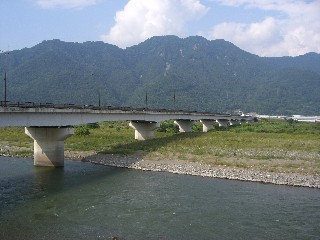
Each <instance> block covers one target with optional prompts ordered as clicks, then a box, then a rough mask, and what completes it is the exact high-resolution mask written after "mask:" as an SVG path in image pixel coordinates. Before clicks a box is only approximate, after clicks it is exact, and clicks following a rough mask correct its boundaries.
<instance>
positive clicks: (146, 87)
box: [146, 85, 148, 108]
mask: <svg viewBox="0 0 320 240" xmlns="http://www.w3.org/2000/svg"><path fill="white" fill-rule="evenodd" d="M146 108H148V85H147V86H146Z"/></svg>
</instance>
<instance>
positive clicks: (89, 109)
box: [0, 103, 253, 166]
mask: <svg viewBox="0 0 320 240" xmlns="http://www.w3.org/2000/svg"><path fill="white" fill-rule="evenodd" d="M122 120H127V121H130V123H129V126H130V127H132V128H133V129H134V130H135V139H137V140H146V139H151V138H153V137H154V130H155V129H156V128H158V127H160V122H161V121H165V120H175V124H177V125H178V126H179V131H180V132H191V130H192V125H193V123H194V121H200V122H201V123H202V125H203V132H207V131H208V130H209V129H211V128H212V127H213V125H214V123H215V122H218V124H219V126H221V127H228V126H229V125H236V124H240V123H241V122H242V121H253V118H252V117H245V116H239V115H229V114H218V113H209V112H189V111H180V110H166V109H145V108H131V107H120V108H115V107H111V106H106V107H97V106H92V105H84V106H77V105H70V104H56V105H53V104H49V103H47V104H35V103H10V104H9V103H5V104H4V103H1V104H0V126H2V127H3V126H23V127H25V133H26V134H27V135H28V136H29V137H31V138H32V139H33V140H34V165H36V166H63V165H64V140H66V139H67V138H68V137H70V136H72V135H73V133H74V130H73V126H76V125H80V124H87V123H96V122H106V121H122Z"/></svg>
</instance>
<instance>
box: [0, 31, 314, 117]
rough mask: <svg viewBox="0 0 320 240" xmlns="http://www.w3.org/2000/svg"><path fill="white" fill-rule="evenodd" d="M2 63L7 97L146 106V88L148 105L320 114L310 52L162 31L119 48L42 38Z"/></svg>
mask: <svg viewBox="0 0 320 240" xmlns="http://www.w3.org/2000/svg"><path fill="white" fill-rule="evenodd" d="M7 60H8V76H7V79H8V82H7V83H8V99H9V100H10V101H34V102H53V103H76V104H94V105H98V99H99V98H98V96H99V94H100V96H101V104H103V105H113V106H132V107H145V95H146V91H147V92H148V107H149V108H171V109H173V108H176V109H183V110H197V111H211V112H229V111H232V110H235V109H241V110H242V111H244V112H257V113H261V114H278V115H290V114H310V115H318V114H320V104H319V103H320V94H319V92H320V70H319V69H320V55H319V54H316V53H309V54H306V55H303V56H299V57H281V58H261V57H258V56H256V55H253V54H250V53H247V52H245V51H243V50H241V49H239V48H238V47H236V46H234V45H233V44H231V43H229V42H226V41H224V40H214V41H208V40H206V39H205V38H202V37H188V38H185V39H180V38H178V37H175V36H164V37H152V38H150V39H148V40H147V41H145V42H143V43H141V44H138V45H136V46H133V47H129V48H127V49H125V50H123V49H120V48H118V47H116V46H113V45H110V44H106V43H103V42H86V43H82V44H80V43H66V42H62V41H59V40H51V41H44V42H42V43H40V44H38V45H36V46H34V47H32V48H29V49H27V48H26V49H22V50H18V51H13V52H11V53H10V55H9V57H8V59H7ZM3 63H4V56H3V55H0V73H1V72H3V65H4V64H3ZM2 88H3V81H0V89H2ZM174 92H175V101H174ZM0 94H2V92H1V93H0ZM2 98H3V97H2V95H0V99H2Z"/></svg>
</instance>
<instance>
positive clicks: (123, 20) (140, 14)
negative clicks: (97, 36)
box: [101, 0, 208, 47]
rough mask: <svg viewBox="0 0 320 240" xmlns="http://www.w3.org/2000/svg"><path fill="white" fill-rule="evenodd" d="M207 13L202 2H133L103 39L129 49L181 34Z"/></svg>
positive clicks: (142, 0) (117, 17)
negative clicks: (162, 36)
mask: <svg viewBox="0 0 320 240" xmlns="http://www.w3.org/2000/svg"><path fill="white" fill-rule="evenodd" d="M207 11H208V8H206V7H205V6H204V5H202V4H201V3H200V1H199V0H152V1H150V0H130V1H129V2H128V3H127V5H126V6H125V7H124V9H123V10H122V11H119V12H117V14H116V17H115V22H116V23H115V25H114V26H113V27H112V28H111V30H110V31H109V33H108V34H106V35H102V36H101V39H102V40H103V41H106V42H108V43H112V44H115V45H118V46H120V47H128V46H132V45H134V44H137V43H140V42H142V41H144V40H146V39H147V38H149V37H152V36H156V35H157V36H159V35H170V34H174V35H181V34H183V32H184V30H185V29H184V27H185V24H186V23H187V22H188V21H192V20H195V19H197V18H199V17H201V16H203V15H204V14H205V13H206V12H207Z"/></svg>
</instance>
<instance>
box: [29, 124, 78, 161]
mask: <svg viewBox="0 0 320 240" xmlns="http://www.w3.org/2000/svg"><path fill="white" fill-rule="evenodd" d="M25 133H26V134H27V135H28V136H29V137H31V138H32V139H33V140H34V165H35V166H51V167H63V166H64V140H65V139H67V138H68V137H70V136H72V135H73V133H74V130H73V128H58V127H26V128H25Z"/></svg>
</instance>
